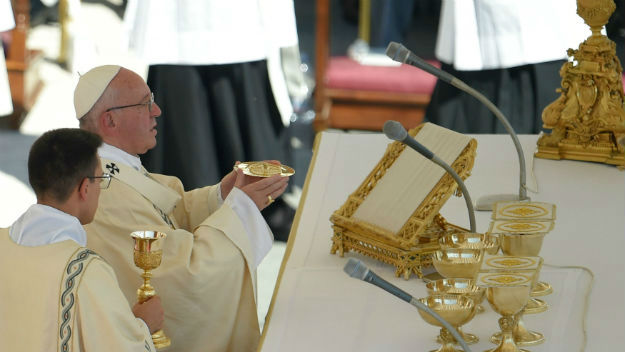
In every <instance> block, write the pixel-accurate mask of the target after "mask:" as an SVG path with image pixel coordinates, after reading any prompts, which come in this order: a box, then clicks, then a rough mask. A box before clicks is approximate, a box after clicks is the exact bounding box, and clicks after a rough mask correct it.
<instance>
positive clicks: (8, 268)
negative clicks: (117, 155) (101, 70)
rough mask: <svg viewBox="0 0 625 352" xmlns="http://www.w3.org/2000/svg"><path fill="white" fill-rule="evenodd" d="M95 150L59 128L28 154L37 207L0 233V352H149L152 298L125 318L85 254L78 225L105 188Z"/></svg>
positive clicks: (158, 321)
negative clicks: (0, 250) (0, 249)
mask: <svg viewBox="0 0 625 352" xmlns="http://www.w3.org/2000/svg"><path fill="white" fill-rule="evenodd" d="M101 143H102V140H101V139H100V138H99V137H98V136H97V135H94V134H92V133H89V132H86V131H81V130H79V129H60V130H54V131H50V132H47V133H45V134H43V135H42V136H41V137H40V138H39V139H38V140H37V141H35V143H34V144H33V146H32V148H31V151H30V155H29V157H28V177H29V181H30V184H31V186H32V187H33V189H34V191H35V194H36V195H37V204H34V205H32V206H31V207H30V208H29V209H28V210H27V211H26V212H25V213H24V214H23V215H22V216H21V217H20V218H18V219H17V221H15V223H13V225H12V226H11V227H10V228H9V229H0V248H2V249H3V251H2V252H3V254H2V256H0V267H2V268H3V269H2V270H0V281H1V282H2V284H1V285H0V316H1V319H0V351H51V350H55V351H136V352H139V351H155V349H154V345H153V343H152V338H151V336H150V331H152V332H154V331H157V330H159V329H160V328H161V325H162V323H163V308H162V307H161V304H160V299H159V297H158V296H155V297H152V298H151V299H149V300H148V301H146V302H144V303H142V304H135V305H134V308H133V309H132V311H131V309H130V306H129V305H128V302H127V300H126V298H125V297H124V295H123V294H122V292H121V290H120V289H119V286H118V284H117V280H116V278H115V274H114V272H113V269H112V268H111V267H110V266H109V265H108V264H107V263H106V262H105V261H104V260H103V259H102V258H101V257H100V256H98V254H96V253H95V252H93V251H92V250H91V249H89V248H86V247H85V246H86V242H87V236H86V233H85V230H84V229H83V227H82V226H81V224H82V225H84V224H87V223H89V222H90V221H91V220H92V219H93V216H94V214H95V210H96V208H97V206H98V197H99V195H100V188H106V186H108V183H109V181H110V178H109V176H108V175H107V174H103V173H102V168H101V166H100V162H99V160H98V156H97V154H96V153H97V148H98V147H99V146H100V145H101ZM135 317H136V318H135ZM146 324H147V325H146Z"/></svg>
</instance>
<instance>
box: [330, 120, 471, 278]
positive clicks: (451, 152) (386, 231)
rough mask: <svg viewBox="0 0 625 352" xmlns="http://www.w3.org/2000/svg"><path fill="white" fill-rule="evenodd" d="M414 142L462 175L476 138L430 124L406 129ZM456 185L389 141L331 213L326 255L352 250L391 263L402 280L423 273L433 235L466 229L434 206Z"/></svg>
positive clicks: (422, 159) (433, 247)
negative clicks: (362, 178)
mask: <svg viewBox="0 0 625 352" xmlns="http://www.w3.org/2000/svg"><path fill="white" fill-rule="evenodd" d="M409 134H410V135H411V136H413V137H414V138H415V139H416V140H417V141H418V142H420V143H421V144H423V145H424V146H426V147H427V148H428V149H430V150H431V151H432V152H434V153H435V154H436V155H437V156H439V157H440V158H441V159H443V161H445V162H447V163H448V164H449V165H451V167H452V168H453V169H454V170H455V171H456V172H457V173H458V175H460V177H461V178H462V179H466V178H467V177H468V176H469V175H470V172H471V169H472V168H473V163H474V161H475V150H476V148H477V141H476V140H475V139H472V138H470V137H468V136H465V135H463V134H460V133H457V132H453V131H451V130H448V129H445V128H443V127H440V126H437V125H434V124H432V123H425V124H422V125H420V126H417V127H416V128H414V129H412V130H410V131H409ZM456 189H457V184H456V182H455V181H454V179H453V178H452V177H451V175H449V174H447V173H446V172H445V170H444V169H442V168H441V167H440V166H438V165H436V164H434V163H433V162H431V161H430V160H428V159H426V158H425V157H423V156H421V155H420V154H418V153H417V152H415V151H413V150H412V149H410V148H406V147H405V145H403V144H401V143H399V142H393V143H391V144H390V145H389V146H388V147H387V149H386V152H385V153H384V156H383V157H382V159H381V160H380V161H379V162H378V164H377V165H376V167H375V168H374V169H373V170H372V171H371V173H370V174H369V175H368V176H367V177H366V178H365V180H364V181H363V182H362V183H361V185H360V186H359V187H358V189H357V190H356V191H355V192H353V193H352V194H351V195H350V196H349V197H348V199H347V201H346V202H345V203H344V204H343V205H342V206H341V207H340V208H339V209H338V210H336V211H335V212H334V213H333V214H332V216H331V217H330V221H331V222H332V223H333V226H332V228H333V230H334V235H333V236H332V249H331V253H332V254H335V253H336V252H338V253H339V255H340V256H343V254H344V253H345V252H349V251H355V252H358V253H361V254H364V255H367V256H369V257H372V258H375V259H376V260H379V261H381V262H384V263H388V264H392V265H393V266H395V268H396V271H395V275H396V276H397V277H399V276H400V275H403V276H404V278H405V279H408V278H410V275H411V274H416V275H417V276H419V277H422V276H423V271H422V269H423V268H424V267H426V266H430V265H431V264H432V259H431V255H432V253H433V252H434V251H436V250H437V249H439V248H440V247H439V245H438V238H439V237H440V236H442V235H444V234H445V233H448V232H452V231H453V232H457V231H463V232H467V230H466V229H464V228H462V227H459V226H457V225H454V224H450V223H448V222H447V221H446V220H445V218H443V217H442V216H441V215H440V214H439V210H440V209H441V207H442V206H443V205H444V204H445V202H446V201H447V199H449V197H450V196H451V195H452V193H454V192H455V191H456Z"/></svg>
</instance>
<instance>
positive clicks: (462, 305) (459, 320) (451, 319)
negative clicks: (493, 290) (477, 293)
mask: <svg viewBox="0 0 625 352" xmlns="http://www.w3.org/2000/svg"><path fill="white" fill-rule="evenodd" d="M419 301H420V302H421V303H423V304H424V305H426V306H427V307H428V308H430V309H431V310H433V311H434V312H436V313H437V314H438V315H440V316H441V317H442V318H443V319H445V320H446V321H447V322H448V323H449V324H450V325H451V326H453V327H454V328H455V329H456V330H458V328H459V327H460V326H462V325H464V324H466V323H468V322H469V321H470V320H471V319H473V317H474V316H475V304H474V303H473V300H472V299H470V298H469V297H465V296H457V295H431V296H428V297H426V298H420V299H419ZM419 314H420V315H421V318H423V320H425V322H426V323H428V324H431V325H434V326H438V327H440V328H441V331H440V335H439V336H438V338H439V341H441V342H440V343H441V345H442V346H441V347H440V348H439V349H437V350H433V351H432V352H462V350H458V349H456V348H454V344H458V342H457V341H456V339H455V338H454V337H453V335H452V334H451V332H449V330H447V329H446V328H444V327H443V326H442V324H441V322H439V321H438V320H436V319H435V318H434V317H433V316H431V315H430V314H428V313H427V312H424V311H422V310H419Z"/></svg>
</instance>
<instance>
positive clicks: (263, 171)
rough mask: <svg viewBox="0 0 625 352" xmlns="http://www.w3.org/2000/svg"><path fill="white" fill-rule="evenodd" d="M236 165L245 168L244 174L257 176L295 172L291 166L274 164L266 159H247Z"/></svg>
mask: <svg viewBox="0 0 625 352" xmlns="http://www.w3.org/2000/svg"><path fill="white" fill-rule="evenodd" d="M235 167H238V168H239V169H241V170H243V173H244V174H246V175H248V176H255V177H270V176H273V175H280V176H292V175H294V174H295V170H293V168H291V167H289V166H286V165H280V164H273V163H270V162H266V161H246V162H244V163H239V164H238V165H236V166H235Z"/></svg>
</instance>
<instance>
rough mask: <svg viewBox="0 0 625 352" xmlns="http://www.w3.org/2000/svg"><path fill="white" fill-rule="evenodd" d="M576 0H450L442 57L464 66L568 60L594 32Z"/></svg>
mask: <svg viewBox="0 0 625 352" xmlns="http://www.w3.org/2000/svg"><path fill="white" fill-rule="evenodd" d="M576 10H577V5H576V2H575V1H574V0H522V1H517V0H444V1H443V4H442V7H441V17H440V24H439V26H438V28H439V30H438V37H437V40H436V57H437V58H438V59H439V60H441V61H442V62H445V63H447V64H451V65H453V66H454V68H455V69H456V70H459V71H477V70H487V69H497V68H509V67H515V66H522V65H527V64H536V63H540V62H548V61H555V60H562V59H565V58H566V57H567V56H566V50H567V49H568V48H573V49H577V47H578V46H579V44H580V43H581V42H582V41H584V40H585V39H586V38H587V37H589V36H590V34H591V32H590V28H589V27H588V26H587V25H586V24H584V21H583V20H582V18H581V17H579V16H578V15H577V13H576Z"/></svg>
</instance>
